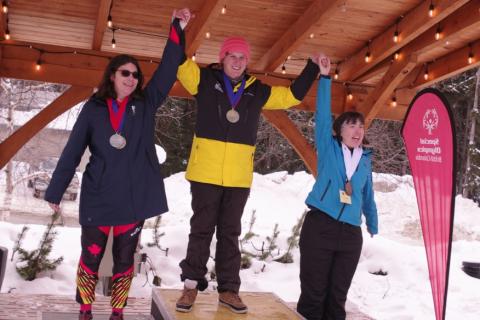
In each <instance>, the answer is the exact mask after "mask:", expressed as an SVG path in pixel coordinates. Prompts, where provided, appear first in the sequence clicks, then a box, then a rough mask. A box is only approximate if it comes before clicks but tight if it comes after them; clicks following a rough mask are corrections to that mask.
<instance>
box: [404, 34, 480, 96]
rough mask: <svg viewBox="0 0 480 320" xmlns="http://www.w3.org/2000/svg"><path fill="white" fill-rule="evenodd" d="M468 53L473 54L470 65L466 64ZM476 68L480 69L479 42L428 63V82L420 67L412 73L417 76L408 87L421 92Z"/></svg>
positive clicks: (422, 68)
mask: <svg viewBox="0 0 480 320" xmlns="http://www.w3.org/2000/svg"><path fill="white" fill-rule="evenodd" d="M470 53H473V54H474V56H473V59H472V63H471V64H469V63H468V56H469V54H470ZM477 67H480V40H478V41H476V42H474V43H472V44H471V47H470V46H466V47H463V48H460V49H458V50H456V51H454V52H451V53H449V54H447V55H445V56H443V57H441V58H439V59H437V60H435V61H434V62H432V63H430V64H429V65H428V73H429V79H428V80H425V79H424V77H423V72H422V71H424V66H423V65H422V66H420V67H419V70H415V71H413V72H412V73H413V74H416V75H417V76H416V79H415V80H414V81H413V82H412V83H409V84H408V85H409V86H410V87H413V88H414V89H415V90H421V89H423V88H426V87H428V86H431V85H432V84H434V83H437V82H439V81H442V80H445V79H447V78H450V77H452V76H454V75H457V74H459V73H462V72H464V71H467V70H469V69H472V68H477ZM406 85H407V84H406Z"/></svg>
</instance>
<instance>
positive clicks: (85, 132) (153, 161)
mask: <svg viewBox="0 0 480 320" xmlns="http://www.w3.org/2000/svg"><path fill="white" fill-rule="evenodd" d="M177 29H178V28H177ZM180 32H181V31H180ZM184 59H185V55H184V50H183V48H182V46H181V45H177V44H176V43H174V42H172V41H171V40H168V42H167V45H166V47H165V50H164V53H163V57H162V60H161V63H160V65H159V67H158V68H157V70H156V71H155V73H154V75H153V77H152V79H151V80H150V81H149V83H148V84H147V85H146V87H145V90H144V98H143V99H131V100H130V101H129V102H128V104H127V107H126V110H125V121H124V127H123V130H122V134H123V136H124V137H125V138H126V140H127V145H126V146H125V147H124V148H123V149H120V150H118V149H115V148H113V147H112V146H111V145H110V144H109V138H110V136H111V135H112V134H114V133H115V132H114V130H113V128H112V126H111V124H110V119H109V113H108V107H107V103H106V101H105V100H103V99H98V98H95V97H91V98H90V100H89V101H88V102H87V103H86V104H85V105H84V106H83V108H82V111H81V112H80V115H79V116H78V119H77V122H76V123H75V125H74V127H73V129H72V132H71V134H70V138H69V140H68V142H67V144H66V146H65V149H64V150H63V152H62V155H61V157H60V159H59V162H58V164H57V167H56V169H55V171H54V173H53V176H52V179H51V181H50V184H49V186H48V189H47V191H46V194H45V200H47V201H48V202H51V203H57V204H58V203H59V202H60V200H61V199H62V195H63V193H64V192H65V190H66V188H67V186H68V185H69V183H70V181H71V179H72V177H73V175H74V173H75V168H76V167H77V166H78V164H79V163H80V159H81V157H82V155H83V153H84V151H85V148H86V147H87V146H88V147H89V149H90V152H91V156H90V160H89V163H88V165H87V167H86V169H85V172H84V174H83V179H82V187H81V194H80V224H81V225H82V226H114V225H123V224H129V223H133V222H137V221H141V220H144V219H147V218H150V217H153V216H156V215H159V214H161V213H164V212H166V211H168V206H167V199H166V195H165V187H164V183H163V177H162V175H161V173H160V165H159V162H158V158H157V155H156V152H155V145H154V129H155V113H156V110H157V108H158V107H159V106H160V105H161V104H162V102H163V101H164V100H165V97H166V96H167V95H168V92H169V91H170V89H171V87H172V86H173V84H174V82H175V80H176V74H177V69H178V66H179V64H180V63H182V62H183V61H184Z"/></svg>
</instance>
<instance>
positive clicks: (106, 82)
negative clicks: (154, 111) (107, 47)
mask: <svg viewBox="0 0 480 320" xmlns="http://www.w3.org/2000/svg"><path fill="white" fill-rule="evenodd" d="M127 63H133V64H134V65H135V67H137V71H138V83H137V87H136V88H135V90H134V91H133V93H132V96H133V97H134V98H142V97H143V92H142V88H143V73H142V70H141V69H140V65H139V64H138V61H137V59H135V58H134V57H132V56H129V55H127V54H121V55H118V56H115V57H113V58H112V59H111V60H110V62H109V63H108V65H107V67H106V68H105V72H104V73H103V77H102V81H101V82H100V84H99V85H98V91H97V93H96V94H95V97H97V98H101V99H108V98H113V99H116V98H117V92H116V91H115V87H114V85H113V82H112V80H111V79H110V77H111V76H112V74H114V73H115V72H117V70H118V68H120V67H121V66H123V65H124V64H127Z"/></svg>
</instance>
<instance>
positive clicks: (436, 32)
mask: <svg viewBox="0 0 480 320" xmlns="http://www.w3.org/2000/svg"><path fill="white" fill-rule="evenodd" d="M441 36H442V29H440V26H438V27H437V30H436V31H435V40H440V38H441Z"/></svg>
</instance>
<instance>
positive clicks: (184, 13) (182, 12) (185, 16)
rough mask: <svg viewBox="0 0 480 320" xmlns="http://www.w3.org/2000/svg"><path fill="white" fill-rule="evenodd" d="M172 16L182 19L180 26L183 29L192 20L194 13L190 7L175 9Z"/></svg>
mask: <svg viewBox="0 0 480 320" xmlns="http://www.w3.org/2000/svg"><path fill="white" fill-rule="evenodd" d="M172 16H173V18H178V19H180V27H181V28H182V29H185V26H186V25H187V24H188V21H190V19H191V18H193V15H192V13H191V12H190V9H188V8H184V9H179V10H173V15H172Z"/></svg>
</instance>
